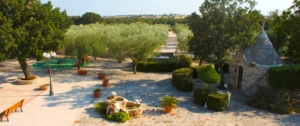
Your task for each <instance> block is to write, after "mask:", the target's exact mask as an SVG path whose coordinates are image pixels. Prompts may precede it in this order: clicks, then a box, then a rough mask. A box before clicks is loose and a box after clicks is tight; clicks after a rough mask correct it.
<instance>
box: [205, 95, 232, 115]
mask: <svg viewBox="0 0 300 126" xmlns="http://www.w3.org/2000/svg"><path fill="white" fill-rule="evenodd" d="M206 104H207V108H208V109H210V110H213V111H224V110H225V109H226V107H227V105H228V95H227V94H209V95H208V97H207V102H206Z"/></svg>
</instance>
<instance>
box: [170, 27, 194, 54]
mask: <svg viewBox="0 0 300 126" xmlns="http://www.w3.org/2000/svg"><path fill="white" fill-rule="evenodd" d="M173 30H174V31H175V32H176V34H177V40H178V42H179V44H178V50H179V51H183V52H187V51H188V41H189V39H190V38H192V37H193V33H192V32H191V30H190V29H189V27H188V25H186V24H177V23H176V24H175V26H174V27H173Z"/></svg>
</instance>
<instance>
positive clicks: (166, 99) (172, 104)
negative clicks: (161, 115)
mask: <svg viewBox="0 0 300 126" xmlns="http://www.w3.org/2000/svg"><path fill="white" fill-rule="evenodd" d="M178 102H179V101H178V100H177V99H176V97H174V96H169V95H166V96H163V97H162V98H161V101H160V106H162V107H164V109H165V111H166V112H167V113H170V112H172V108H177V104H178Z"/></svg>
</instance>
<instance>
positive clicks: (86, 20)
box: [70, 12, 187, 26]
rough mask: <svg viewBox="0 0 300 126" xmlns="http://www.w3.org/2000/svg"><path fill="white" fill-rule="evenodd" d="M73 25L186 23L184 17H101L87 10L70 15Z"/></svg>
mask: <svg viewBox="0 0 300 126" xmlns="http://www.w3.org/2000/svg"><path fill="white" fill-rule="evenodd" d="M70 19H71V20H72V21H73V24H74V25H80V24H83V25H85V24H92V23H97V22H98V23H105V24H131V23H136V22H144V23H147V24H149V25H153V24H169V25H171V26H174V25H175V23H179V24H183V23H187V20H186V19H184V18H177V19H175V18H174V17H169V18H141V16H131V17H124V18H102V17H101V16H100V15H99V14H96V13H93V12H87V13H85V14H83V15H82V16H70Z"/></svg>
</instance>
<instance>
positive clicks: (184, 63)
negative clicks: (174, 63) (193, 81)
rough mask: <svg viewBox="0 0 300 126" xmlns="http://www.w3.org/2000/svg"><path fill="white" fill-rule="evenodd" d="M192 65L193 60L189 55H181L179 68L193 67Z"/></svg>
mask: <svg viewBox="0 0 300 126" xmlns="http://www.w3.org/2000/svg"><path fill="white" fill-rule="evenodd" d="M191 65H192V58H190V57H188V56H187V55H180V56H179V61H178V67H179V68H183V67H191Z"/></svg>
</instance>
